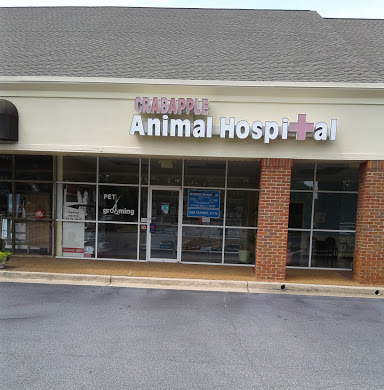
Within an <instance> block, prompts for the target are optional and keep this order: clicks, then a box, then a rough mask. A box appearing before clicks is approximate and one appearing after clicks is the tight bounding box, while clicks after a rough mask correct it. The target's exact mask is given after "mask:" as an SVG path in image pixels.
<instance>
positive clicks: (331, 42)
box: [0, 7, 384, 83]
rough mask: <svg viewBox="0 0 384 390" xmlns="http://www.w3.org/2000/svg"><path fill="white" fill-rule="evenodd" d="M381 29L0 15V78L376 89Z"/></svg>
mask: <svg viewBox="0 0 384 390" xmlns="http://www.w3.org/2000/svg"><path fill="white" fill-rule="evenodd" d="M383 22H384V21H380V22H378V23H375V22H373V21H368V22H367V23H363V22H361V23H356V22H355V21H354V20H347V21H346V22H344V21H343V20H335V19H323V18H322V17H321V16H320V15H319V14H317V13H316V12H314V11H280V10H229V9H174V8H119V7H102V8H98V7H96V8H89V7H50V8H44V7H43V8H34V7H33V8H0V34H1V39H0V61H1V63H0V64H1V65H0V76H68V77H114V78H141V79H184V80H232V81H241V80H243V81H290V82H369V83H378V82H384V66H383V65H382V61H381V60H380V54H379V53H383V36H384V23H383ZM356 25H358V30H354V29H355V26H356ZM373 25H374V28H375V33H373V32H372V26H373ZM351 30H352V31H353V32H354V33H353V34H351ZM350 38H351V39H350ZM373 40H374V41H375V42H374V43H372V41H373ZM371 43H372V44H371ZM381 58H382V57H381Z"/></svg>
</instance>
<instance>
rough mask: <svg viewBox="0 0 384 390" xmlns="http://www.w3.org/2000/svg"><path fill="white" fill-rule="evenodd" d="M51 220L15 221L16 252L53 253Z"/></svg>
mask: <svg viewBox="0 0 384 390" xmlns="http://www.w3.org/2000/svg"><path fill="white" fill-rule="evenodd" d="M51 232H52V231H51V224H50V222H32V221H23V222H15V253H17V254H28V255H49V254H51V245H52V235H51V234H52V233H51Z"/></svg>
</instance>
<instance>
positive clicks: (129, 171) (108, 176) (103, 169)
mask: <svg viewBox="0 0 384 390" xmlns="http://www.w3.org/2000/svg"><path fill="white" fill-rule="evenodd" d="M139 162H140V160H139V159H138V158H111V157H100V158H99V182H100V183H122V184H139Z"/></svg>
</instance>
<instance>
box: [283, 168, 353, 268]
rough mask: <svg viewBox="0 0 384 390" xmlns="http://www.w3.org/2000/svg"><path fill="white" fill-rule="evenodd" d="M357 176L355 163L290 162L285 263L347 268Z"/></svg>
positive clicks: (351, 256) (350, 258)
mask: <svg viewBox="0 0 384 390" xmlns="http://www.w3.org/2000/svg"><path fill="white" fill-rule="evenodd" d="M358 176H359V166H358V164H355V163H343V164H342V163H316V164H306V163H297V164H294V165H293V169H292V182H291V183H292V187H291V199H290V208H289V224H288V226H289V227H288V230H289V234H288V251H287V265H288V266H300V267H320V268H343V269H350V268H351V266H352V259H353V245H354V237H355V229H356V211H357V186H358ZM314 182H315V185H313V183H314Z"/></svg>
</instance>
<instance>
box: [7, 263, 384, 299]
mask: <svg viewBox="0 0 384 390" xmlns="http://www.w3.org/2000/svg"><path fill="white" fill-rule="evenodd" d="M0 281H2V282H31V283H59V284H83V285H84V284H85V285H98V286H116V287H118V286H120V287H121V286H125V287H137V288H139V287H140V288H162V289H181V290H204V291H231V292H247V293H280V294H281V293H282V294H303V295H332V296H345V297H372V298H382V297H383V296H384V289H383V288H379V287H361V286H359V285H358V284H357V283H355V282H353V281H352V280H351V272H341V271H319V270H296V269H288V270H287V280H286V282H284V283H263V282H257V281H256V280H255V275H254V269H253V268H252V267H231V266H228V267H220V266H210V265H192V264H165V263H146V262H145V263H144V262H143V263H139V262H118V261H101V260H84V259H75V260H74V259H55V258H47V257H14V258H12V259H11V260H10V261H9V262H8V264H7V267H6V269H5V270H3V271H1V272H0Z"/></svg>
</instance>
